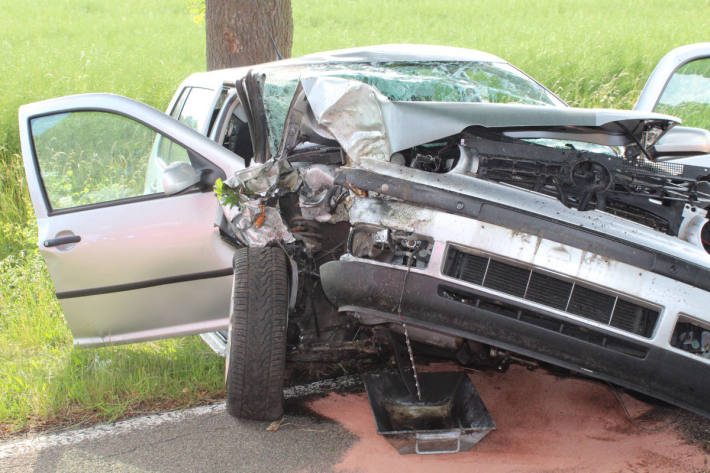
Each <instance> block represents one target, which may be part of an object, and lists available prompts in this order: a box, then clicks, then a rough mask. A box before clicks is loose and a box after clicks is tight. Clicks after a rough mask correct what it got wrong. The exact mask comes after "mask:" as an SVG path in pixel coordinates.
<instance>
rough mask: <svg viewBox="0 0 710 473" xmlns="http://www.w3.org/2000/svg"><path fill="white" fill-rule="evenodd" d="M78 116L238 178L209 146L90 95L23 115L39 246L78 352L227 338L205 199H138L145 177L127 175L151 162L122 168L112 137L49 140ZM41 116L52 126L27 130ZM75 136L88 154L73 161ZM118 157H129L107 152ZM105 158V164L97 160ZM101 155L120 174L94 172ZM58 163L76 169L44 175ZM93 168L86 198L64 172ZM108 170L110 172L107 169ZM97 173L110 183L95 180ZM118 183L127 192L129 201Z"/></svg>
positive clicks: (212, 203)
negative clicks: (119, 126) (145, 137)
mask: <svg viewBox="0 0 710 473" xmlns="http://www.w3.org/2000/svg"><path fill="white" fill-rule="evenodd" d="M83 112H91V113H108V114H113V115H112V116H121V117H126V118H128V119H131V120H133V121H134V122H135V123H138V124H140V126H141V127H142V126H145V127H147V128H148V129H150V130H153V131H154V132H158V133H159V134H158V135H157V136H159V137H160V139H169V140H171V141H173V142H174V143H176V145H177V146H181V147H184V148H185V150H186V151H187V152H188V154H189V155H190V159H191V162H192V164H193V165H194V166H197V165H198V163H202V164H199V165H207V166H209V169H212V170H218V171H219V173H220V174H222V175H229V174H231V173H233V172H235V171H236V170H238V169H242V168H243V166H244V163H243V160H242V159H241V158H239V157H238V156H236V155H234V154H233V153H231V152H229V151H228V150H225V149H223V148H221V147H220V146H218V145H216V144H215V143H214V142H212V141H210V140H209V139H208V138H206V137H204V136H202V135H200V134H199V133H197V132H195V131H193V130H191V129H190V128H188V127H187V126H185V125H183V124H181V123H178V122H177V121H176V120H173V119H172V118H170V117H168V116H167V115H165V114H163V113H162V112H159V111H157V110H155V109H153V108H151V107H148V106H146V105H143V104H140V103H138V102H135V101H132V100H130V99H127V98H124V97H118V96H113V95H108V94H88V95H83V96H74V97H64V98H61V99H55V100H52V101H47V102H40V103H37V104H30V105H28V106H23V107H22V108H21V109H20V131H21V140H22V149H23V156H24V162H25V169H26V173H27V181H28V186H29V189H30V195H31V198H32V202H33V205H34V208H35V213H36V216H37V222H38V244H39V247H40V251H41V253H42V255H43V256H44V258H45V260H46V262H47V267H48V269H49V272H50V275H51V277H52V280H53V282H54V284H55V289H56V291H57V296H58V298H59V300H60V303H61V306H62V309H63V311H64V315H65V317H66V319H67V323H68V325H69V327H70V329H71V330H72V333H73V334H74V337H75V343H77V344H80V345H101V344H106V343H124V342H133V341H142V340H148V339H153V338H160V337H166V336H173V335H181V334H187V333H198V332H203V331H208V330H215V329H218V328H222V327H225V326H226V325H227V317H228V307H229V304H228V302H229V295H230V290H231V266H232V265H231V259H232V252H233V247H232V246H231V245H229V244H228V243H226V242H225V241H223V240H222V238H221V237H220V234H219V230H218V229H217V228H216V227H215V226H214V222H215V215H217V212H219V211H220V210H219V204H218V202H217V200H216V198H215V196H214V194H213V193H212V192H209V191H206V192H200V191H198V190H192V191H189V192H187V193H185V194H181V195H173V196H169V195H165V194H163V193H162V192H157V193H153V194H148V195H142V194H143V193H144V188H143V185H142V183H141V182H140V181H141V179H143V177H142V176H143V174H142V173H144V172H145V169H135V166H134V165H133V164H132V163H133V162H134V161H136V162H138V163H139V164H140V166H143V167H145V166H144V165H143V164H142V163H143V161H145V163H148V162H149V161H150V159H151V158H148V157H147V155H146V154H145V153H143V155H140V156H138V157H137V158H135V157H133V156H131V154H132V152H131V149H130V145H131V144H132V142H131V141H128V142H121V141H119V140H118V139H116V140H113V141H112V136H111V135H112V133H114V132H116V133H118V131H115V130H112V129H103V128H98V129H99V130H101V131H102V132H103V134H105V135H108V136H106V137H97V136H96V135H97V133H94V132H93V131H92V130H88V131H86V130H84V131H82V130H74V129H72V128H71V127H70V126H69V125H66V126H65V129H64V130H62V131H61V132H57V131H56V129H53V128H52V126H55V125H53V123H55V122H56V123H59V122H61V121H63V120H64V121H65V122H66V123H70V122H68V121H67V119H66V118H65V117H64V115H67V116H70V117H72V116H75V115H77V114H80V113H83ZM62 114H64V115H62ZM72 114H74V115H72ZM46 116H51V117H57V120H44V121H42V120H36V119H37V118H38V117H46ZM82 116H84V115H82ZM99 116H101V115H99ZM84 117H85V116H84ZM33 120H35V121H34V123H35V124H38V123H39V124H43V125H44V124H45V123H44V122H49V125H46V126H44V128H47V129H50V130H52V133H54V135H52V134H50V135H48V136H47V137H46V140H45V141H47V143H49V144H47V143H41V146H42V147H48V146H49V147H51V148H52V149H51V152H49V151H46V150H44V148H42V149H39V148H40V146H36V145H37V143H39V142H40V141H42V140H44V137H45V135H44V134H45V133H48V132H46V131H45V130H44V128H42V129H40V130H39V131H38V130H36V129H33V128H32V125H31V124H32V123H33ZM93 121H95V120H93ZM135 123H134V124H135ZM89 126H90V125H89ZM55 128H56V126H55ZM33 131H34V135H33ZM55 132H56V133H55ZM82 133H83V135H82ZM74 134H76V135H77V136H78V137H79V138H80V139H79V141H81V139H83V140H89V141H90V142H91V144H92V146H94V147H95V148H96V149H95V150H94V149H93V148H90V147H89V148H87V149H85V150H82V149H81V146H82V145H77V146H78V147H79V148H80V149H79V151H77V150H75V149H69V148H72V147H73V146H74V145H75V142H76V141H77V140H75V139H74ZM77 139H78V138H77ZM131 139H133V138H132V137H131ZM124 141H125V140H124ZM155 141H156V142H157V140H155ZM117 143H118V144H117ZM121 143H123V144H121ZM125 143H128V145H126V144H125ZM121 146H123V148H126V149H125V150H124V149H119V151H115V149H118V148H120V147H121ZM107 147H110V148H111V149H110V152H109V151H105V149H106V148H107ZM149 148H152V149H153V150H155V149H156V148H157V147H156V146H150V147H149ZM67 149H69V151H67ZM104 152H105V153H104ZM111 153H113V154H111ZM104 154H106V155H110V156H111V157H112V159H113V158H115V157H117V159H118V160H117V161H116V162H118V163H119V167H118V168H117V169H111V170H110V173H109V170H108V169H107V166H106V165H104V161H102V160H103V159H105V156H104ZM134 154H140V153H134ZM67 156H70V157H71V158H72V159H73V160H74V161H70V164H69V165H66V166H64V167H62V166H53V164H55V163H60V164H61V163H62V161H60V160H62V159H67ZM77 160H78V164H77V162H76V161H77ZM122 160H123V161H125V162H126V163H128V164H125V166H124V167H125V169H124V168H122V167H120V164H121V163H122V162H123V161H122ZM40 161H42V163H43V164H42V163H40ZM97 161H98V163H97ZM68 162H69V161H68ZM205 163H206V164H205ZM146 165H147V164H146ZM91 166H93V167H94V168H96V169H95V170H93V171H92V172H93V174H92V173H89V174H87V176H88V177H87V178H85V179H84V180H85V181H86V182H87V184H86V189H81V187H82V185H83V184H82V182H84V181H80V183H79V185H77V183H76V182H74V183H71V182H70V181H71V175H69V177H67V175H68V173H69V172H71V171H76V170H78V169H82V172H84V170H85V168H87V167H89V168H90V167H91ZM112 166H113V167H115V163H114V162H111V164H110V166H108V167H112ZM104 172H106V173H109V174H107V176H103V175H102V174H101V173H104ZM97 173H98V174H97ZM124 181H126V182H130V185H131V186H132V187H131V188H130V189H128V191H126V189H127V186H128V185H127V184H126V183H125V182H124ZM134 181H135V182H134ZM89 182H90V183H89ZM67 186H68V187H67ZM77 186H78V187H77ZM92 186H98V188H97V189H94V188H93V187H92ZM65 188H66V189H69V190H66V189H65ZM47 189H49V190H47ZM145 192H147V191H145ZM150 192H153V191H150ZM63 193H66V195H64V194H63ZM124 197H127V198H124ZM58 238H59V239H61V240H57V239H58ZM53 240H54V241H53ZM45 243H46V244H45ZM56 243H59V244H56Z"/></svg>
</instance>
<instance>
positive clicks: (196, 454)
mask: <svg viewBox="0 0 710 473" xmlns="http://www.w3.org/2000/svg"><path fill="white" fill-rule="evenodd" d="M268 426H269V423H268V422H245V421H237V420H235V419H232V418H231V417H230V416H229V415H228V414H227V413H226V412H225V411H224V409H223V408H222V409H215V410H213V411H208V412H201V413H198V414H196V415H187V416H186V417H185V418H182V419H180V420H177V419H176V420H175V421H171V422H165V423H161V424H159V425H155V426H143V427H141V426H139V427H137V428H135V429H133V430H128V431H123V432H121V433H120V435H111V434H107V435H103V436H100V437H99V438H88V439H85V440H80V441H77V442H76V443H70V444H69V445H53V446H47V447H45V448H41V449H39V450H37V451H30V452H27V453H21V451H20V449H19V448H18V451H17V453H16V454H13V453H9V452H8V453H9V455H8V456H7V457H6V458H0V471H1V472H18V473H19V472H38V473H39V472H41V473H65V472H92V473H103V472H118V471H120V472H126V473H139V472H140V473H143V472H166V473H168V472H170V473H178V472H190V473H192V472H225V471H249V472H280V471H284V472H293V471H304V470H305V471H319V472H320V471H323V472H325V471H331V466H332V465H334V464H336V463H337V461H338V459H339V457H340V456H341V455H342V453H343V452H344V451H345V450H346V449H347V448H348V447H349V446H350V444H351V443H352V442H353V440H354V438H353V436H352V435H351V434H350V433H348V432H347V431H346V430H345V429H343V428H342V427H341V426H340V425H338V424H336V423H334V422H332V421H330V420H326V419H323V418H319V417H317V416H315V415H313V414H310V413H306V412H305V411H303V412H298V411H296V412H295V413H293V414H289V413H287V415H286V417H285V420H284V422H283V424H282V425H281V426H280V428H279V430H278V432H269V431H267V430H266V429H267V427H268ZM0 446H1V444H0ZM316 452H317V453H316Z"/></svg>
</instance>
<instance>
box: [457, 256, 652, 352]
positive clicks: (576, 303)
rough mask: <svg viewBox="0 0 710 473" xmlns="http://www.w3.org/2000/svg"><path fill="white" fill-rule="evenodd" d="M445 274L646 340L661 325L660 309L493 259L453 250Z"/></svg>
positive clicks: (532, 269)
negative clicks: (659, 321)
mask: <svg viewBox="0 0 710 473" xmlns="http://www.w3.org/2000/svg"><path fill="white" fill-rule="evenodd" d="M444 274H445V275H446V276H449V277H452V278H456V279H460V280H462V281H466V282H468V283H471V284H476V285H479V286H483V287H486V288H489V289H494V290H496V291H500V292H502V293H505V294H509V295H511V296H516V297H520V298H523V299H526V300H529V301H533V302H537V303H538V304H542V305H545V306H548V307H551V308H554V309H557V310H562V311H565V312H568V313H570V314H574V315H577V316H580V317H583V318H585V319H589V320H593V321H595V322H599V323H602V324H607V325H610V326H612V327H615V328H618V329H620V330H624V331H626V332H630V333H633V334H636V335H640V336H642V337H646V338H650V337H651V335H652V334H653V330H654V328H655V327H656V322H657V321H658V316H659V311H658V310H656V309H652V308H648V307H643V306H641V305H638V304H637V303H635V302H632V301H629V300H627V299H624V298H622V297H620V296H618V295H616V294H611V293H607V292H604V291H600V290H599V289H591V288H589V287H586V286H582V285H580V284H579V283H576V282H572V281H568V280H565V279H562V278H559V277H556V276H552V275H549V274H546V273H542V272H540V271H537V270H535V269H534V268H524V267H521V266H516V265H512V264H509V263H507V262H504V261H501V260H499V259H495V258H493V257H491V256H489V255H482V254H471V253H466V252H464V251H461V250H459V249H457V248H449V250H448V254H447V257H446V264H445V265H444Z"/></svg>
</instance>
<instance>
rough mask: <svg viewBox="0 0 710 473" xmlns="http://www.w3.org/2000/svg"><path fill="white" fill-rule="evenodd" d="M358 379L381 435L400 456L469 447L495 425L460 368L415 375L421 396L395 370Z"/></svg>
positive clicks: (456, 450)
mask: <svg viewBox="0 0 710 473" xmlns="http://www.w3.org/2000/svg"><path fill="white" fill-rule="evenodd" d="M362 378H363V382H364V383H365V389H366V390H367V397H368V399H369V400H370V407H371V408H372V413H373V415H374V417H375V423H376V424H377V433H378V434H380V435H383V436H384V437H385V438H386V439H387V440H388V441H389V442H390V443H391V444H392V445H393V446H394V448H396V449H397V451H399V453H401V454H407V453H419V454H431V453H456V452H461V451H466V450H470V449H471V448H472V447H473V446H474V445H475V444H476V443H478V442H479V441H480V440H481V439H482V438H483V437H485V436H486V434H488V432H490V431H491V430H495V428H496V425H495V422H493V419H492V418H491V415H490V414H489V412H488V409H486V406H485V405H484V404H483V401H482V400H481V398H480V396H479V395H478V392H477V391H476V388H474V386H473V383H471V380H470V379H469V378H468V376H466V374H465V373H462V372H441V373H420V374H419V383H420V385H421V391H422V400H421V401H418V400H417V398H416V395H415V394H411V393H410V391H409V389H408V388H407V386H406V385H405V383H404V381H403V380H402V376H401V375H400V373H398V372H384V373H369V374H365V375H363V377H362Z"/></svg>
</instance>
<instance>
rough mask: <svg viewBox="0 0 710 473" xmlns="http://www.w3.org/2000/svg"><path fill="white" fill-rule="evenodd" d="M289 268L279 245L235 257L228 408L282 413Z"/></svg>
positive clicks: (268, 415) (255, 415) (263, 415)
mask: <svg viewBox="0 0 710 473" xmlns="http://www.w3.org/2000/svg"><path fill="white" fill-rule="evenodd" d="M287 317H288V271H287V261H286V255H285V253H284V252H283V250H281V249H280V248H240V249H238V250H237V251H236V253H235V255H234V286H233V288H232V304H231V314H230V318H229V322H230V323H229V336H228V341H227V350H226V367H225V372H226V377H227V412H229V414H231V415H232V416H234V417H240V418H242V419H253V420H276V419H278V418H280V417H281V415H282V414H283V379H284V370H285V365H286V325H287Z"/></svg>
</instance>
